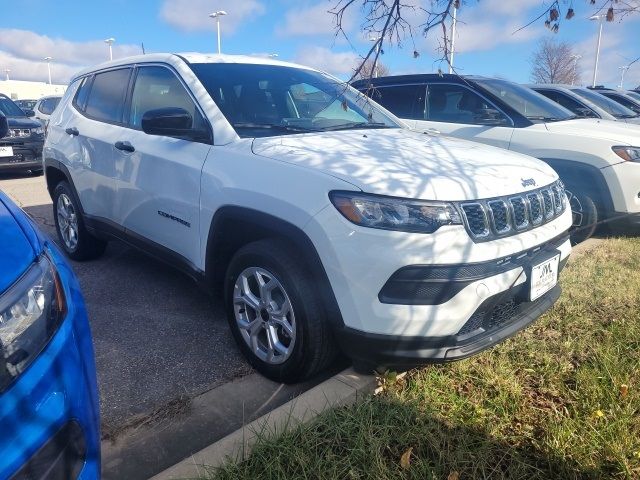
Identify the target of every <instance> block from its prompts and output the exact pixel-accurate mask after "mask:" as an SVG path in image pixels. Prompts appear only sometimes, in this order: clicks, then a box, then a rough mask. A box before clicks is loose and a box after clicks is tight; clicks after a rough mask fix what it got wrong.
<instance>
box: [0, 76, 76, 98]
mask: <svg viewBox="0 0 640 480" xmlns="http://www.w3.org/2000/svg"><path fill="white" fill-rule="evenodd" d="M66 89H67V86H66V85H55V84H54V85H49V84H48V83H45V82H26V81H22V80H0V93H4V94H5V95H6V96H7V97H10V98H11V99H12V100H22V99H36V100H37V99H38V98H40V97H44V96H45V95H62V94H63V93H64V92H65V90H66Z"/></svg>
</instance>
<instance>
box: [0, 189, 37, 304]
mask: <svg viewBox="0 0 640 480" xmlns="http://www.w3.org/2000/svg"><path fill="white" fill-rule="evenodd" d="M10 202H11V201H10V200H9V199H8V198H7V197H6V196H5V195H4V194H2V193H1V192H0V294H2V292H4V291H5V290H6V289H7V288H8V287H9V286H11V284H13V283H14V282H15V281H16V280H17V279H18V278H20V276H21V275H22V274H23V273H24V272H25V271H26V270H27V268H29V265H31V263H33V261H34V260H35V258H36V247H35V245H34V244H33V243H32V242H33V239H34V232H33V230H29V228H30V226H29V223H28V220H27V219H26V215H25V214H24V213H23V212H22V211H21V210H20V209H18V208H17V207H16V206H15V205H14V204H12V203H10ZM18 216H22V218H18Z"/></svg>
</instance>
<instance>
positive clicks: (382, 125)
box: [323, 122, 391, 130]
mask: <svg viewBox="0 0 640 480" xmlns="http://www.w3.org/2000/svg"><path fill="white" fill-rule="evenodd" d="M354 128H391V126H389V125H387V124H386V123H384V122H349V123H342V124H340V125H334V126H332V127H326V128H323V130H351V129H354Z"/></svg>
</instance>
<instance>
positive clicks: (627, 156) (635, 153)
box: [611, 146, 640, 162]
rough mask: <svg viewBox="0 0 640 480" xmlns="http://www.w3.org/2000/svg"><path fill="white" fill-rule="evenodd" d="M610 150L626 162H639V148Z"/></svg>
mask: <svg viewBox="0 0 640 480" xmlns="http://www.w3.org/2000/svg"><path fill="white" fill-rule="evenodd" d="M611 150H613V151H614V153H615V154H616V155H618V156H619V157H620V158H622V159H623V160H626V161H627V162H640V147H623V146H621V147H611Z"/></svg>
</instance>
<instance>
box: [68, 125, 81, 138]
mask: <svg viewBox="0 0 640 480" xmlns="http://www.w3.org/2000/svg"><path fill="white" fill-rule="evenodd" d="M65 132H66V133H67V134H69V135H73V136H74V137H77V136H78V135H80V132H79V131H78V129H77V128H76V127H71V128H67V129H66V130H65Z"/></svg>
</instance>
